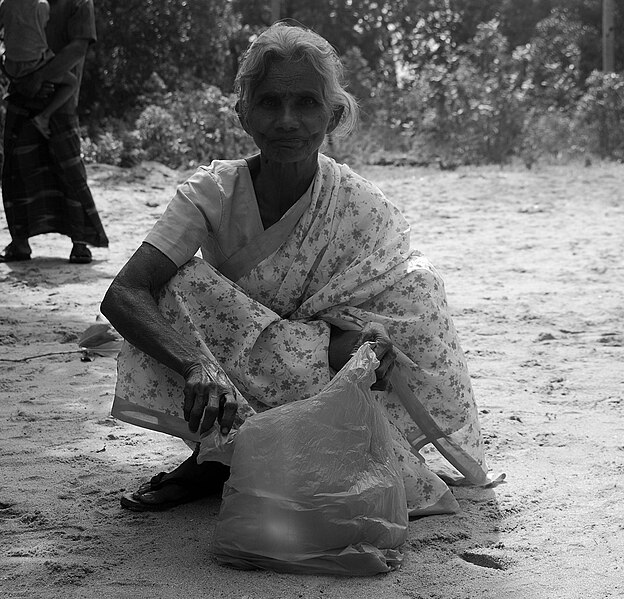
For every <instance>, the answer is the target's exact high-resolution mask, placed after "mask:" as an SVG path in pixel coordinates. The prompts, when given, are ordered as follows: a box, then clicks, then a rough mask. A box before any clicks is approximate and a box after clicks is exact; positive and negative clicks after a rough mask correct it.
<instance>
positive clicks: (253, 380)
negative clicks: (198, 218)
mask: <svg viewBox="0 0 624 599" xmlns="http://www.w3.org/2000/svg"><path fill="white" fill-rule="evenodd" d="M239 170H240V169H239ZM237 172H238V171H237ZM239 175H240V173H239ZM239 175H237V176H239ZM247 176H248V175H247ZM226 183H227V182H226ZM211 186H213V187H214V192H211V191H209V192H208V193H209V194H210V193H214V196H215V197H214V203H215V204H219V203H223V201H224V199H223V198H224V193H223V191H224V185H222V184H221V182H220V181H219V182H218V184H217V183H215V180H214V178H213V179H211V182H210V183H209V185H208V187H209V188H211V189H212V187H211ZM226 186H227V185H226ZM249 193H253V189H251V190H250V191H249ZM252 199H254V198H252ZM201 212H202V213H205V212H206V210H204V209H201ZM250 218H258V217H257V214H256V215H251V216H250ZM214 222H216V221H215V220H214V219H213V226H212V228H213V229H214V228H215V227H214ZM243 237H244V241H243V242H242V245H241V246H240V247H230V248H229V250H228V251H227V252H223V251H219V252H213V253H212V255H207V254H208V253H209V251H208V250H206V249H205V246H204V245H202V252H203V258H204V259H199V258H196V257H195V258H191V259H190V260H188V261H186V262H185V263H184V264H183V265H182V266H181V267H180V268H179V270H178V272H177V274H176V275H175V276H174V277H173V278H172V279H171V280H170V282H169V283H168V285H167V286H166V288H165V289H164V290H163V291H162V293H161V297H160V300H159V305H160V309H161V311H162V313H163V314H164V315H165V317H166V318H167V320H168V321H169V322H170V323H171V325H172V326H173V327H174V328H175V329H177V330H178V331H179V332H181V333H182V334H183V335H185V336H187V337H188V338H189V339H192V340H194V342H195V344H196V345H197V348H198V351H201V352H203V353H204V354H206V355H207V356H209V357H210V358H211V359H213V360H214V361H216V362H218V364H219V365H220V366H221V368H223V370H224V371H225V373H226V374H227V376H228V377H229V378H230V380H231V381H232V382H233V384H234V385H235V386H236V388H237V390H238V393H237V398H236V399H237V402H238V404H239V412H238V416H237V422H236V423H235V427H236V426H237V425H240V423H241V422H242V421H243V420H244V419H245V418H247V417H249V416H251V415H252V414H254V413H255V411H259V410H264V409H267V408H271V407H275V406H278V405H281V404H284V403H287V402H292V401H296V400H299V399H303V398H307V397H311V396H312V395H315V394H317V393H319V392H320V391H321V390H322V389H323V388H324V387H325V386H326V385H327V384H328V383H329V381H330V379H331V378H332V375H333V373H332V372H331V369H330V367H329V364H328V358H327V350H328V346H329V336H330V325H334V326H338V327H340V328H343V329H359V328H361V327H362V326H363V325H364V324H365V323H367V322H371V321H374V322H378V323H381V324H383V325H384V326H385V327H386V330H387V331H388V333H389V335H390V338H391V339H392V342H393V344H394V346H395V349H396V350H397V353H398V358H397V363H396V366H395V368H394V370H393V373H392V376H391V381H390V382H391V387H390V389H389V390H387V391H384V392H375V396H376V397H377V399H378V401H379V402H380V404H381V405H382V407H383V409H384V412H385V414H386V416H387V418H388V421H389V423H390V425H391V426H390V428H391V431H392V436H393V443H394V450H395V453H396V455H397V457H398V460H399V465H400V468H401V471H402V474H403V479H404V482H405V488H406V496H407V499H408V509H409V510H410V513H411V514H412V515H425V514H434V513H449V512H454V511H457V509H458V505H457V502H456V500H455V499H454V497H453V495H452V493H451V492H450V490H449V489H448V487H447V485H446V483H445V482H444V481H443V478H444V480H447V481H448V480H452V479H453V477H455V478H456V480H455V481H454V482H459V483H468V484H476V485H482V484H486V483H487V482H488V477H487V467H486V464H485V459H484V452H483V443H482V438H481V432H480V427H479V421H478V415H477V409H476V405H475V401H474V397H473V392H472V387H471V383H470V377H469V374H468V369H467V365H466V361H465V358H464V355H463V352H462V350H461V347H460V344H459V341H458V338H457V333H456V330H455V328H454V325H453V322H452V319H451V316H450V314H449V309H448V305H447V301H446V296H445V290H444V285H443V282H442V280H441V278H440V276H439V274H438V273H437V272H436V270H435V269H434V267H433V266H432V265H431V263H430V262H429V261H428V260H427V258H425V257H424V256H423V255H422V254H420V253H419V252H418V251H415V250H412V249H410V230H409V226H408V224H407V222H406V221H405V219H404V218H403V216H402V215H401V214H400V212H399V210H398V209H397V208H396V207H395V206H393V205H392V204H391V203H390V202H388V201H387V199H386V198H385V197H384V196H383V194H382V193H381V191H380V190H379V189H377V188H376V187H375V186H374V185H373V184H371V183H370V182H368V181H367V180H365V179H363V178H361V177H360V176H358V175H356V174H355V173H354V172H353V171H351V170H350V169H349V168H348V167H346V166H344V165H338V164H337V163H336V162H334V161H333V160H332V159H330V158H327V157H325V156H323V155H320V156H319V168H318V170H317V174H316V177H315V179H314V182H313V184H312V186H311V188H310V189H309V190H308V192H307V193H306V194H304V196H302V198H301V199H300V200H299V201H298V202H297V203H296V204H295V205H294V206H293V207H292V208H291V209H290V211H289V212H288V213H286V215H284V217H283V218H282V220H280V221H278V223H276V224H275V225H273V226H272V227H270V228H268V229H267V230H261V229H259V230H258V231H257V234H254V235H251V236H250V235H249V234H247V235H246V236H243ZM147 241H148V242H149V241H150V237H149V236H148V238H147ZM156 243H158V242H156ZM234 245H236V244H234ZM214 246H219V240H218V236H217V239H216V241H215V240H213V242H212V246H211V247H214ZM206 247H207V246H206ZM159 249H161V248H159ZM196 249H197V247H195V246H194V245H193V244H191V247H190V249H188V252H191V251H192V252H195V251H196ZM221 249H222V248H221ZM163 251H165V253H166V249H163ZM191 255H192V254H191ZM178 259H179V260H182V258H178ZM183 385H184V381H183V379H182V377H180V376H179V375H177V374H176V373H174V372H173V371H171V370H169V369H167V368H166V367H164V366H162V365H161V364H159V363H158V362H156V361H155V360H154V359H153V358H151V357H149V356H147V355H146V354H144V353H142V352H140V351H139V350H137V349H136V348H134V347H132V346H130V345H129V344H125V345H124V347H123V349H122V351H121V353H120V355H119V360H118V379H117V388H116V397H115V402H114V405H113V410H112V413H113V415H114V416H116V417H118V418H120V419H122V420H125V421H127V422H131V423H134V424H138V425H140V426H144V427H147V428H151V429H154V430H160V431H163V432H167V433H169V434H173V435H177V436H179V437H181V438H184V439H186V440H187V441H197V440H199V438H198V437H197V436H196V435H193V434H192V433H190V432H189V430H188V427H187V425H186V423H185V422H184V420H183V416H182V398H183V395H182V389H183ZM224 442H226V443H229V442H235V434H234V435H232V436H231V438H228V439H227V440H225V441H224ZM425 446H429V447H428V448H427V453H435V455H436V456H437V457H438V458H439V457H440V454H441V456H443V457H444V458H445V459H446V462H447V464H450V465H451V466H452V467H453V468H452V469H450V470H449V471H447V474H448V476H447V475H443V476H442V478H441V477H440V476H438V474H435V473H434V472H433V471H432V470H431V469H430V468H429V467H428V466H427V464H426V463H425V460H424V458H423V457H422V455H421V450H423V448H425ZM430 446H434V447H435V448H436V450H437V452H431V450H430ZM436 461H438V462H439V461H440V460H439V459H438V460H436ZM436 465H437V464H436Z"/></svg>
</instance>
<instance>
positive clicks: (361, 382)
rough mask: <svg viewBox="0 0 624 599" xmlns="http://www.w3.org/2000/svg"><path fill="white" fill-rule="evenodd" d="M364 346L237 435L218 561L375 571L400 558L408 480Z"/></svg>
mask: <svg viewBox="0 0 624 599" xmlns="http://www.w3.org/2000/svg"><path fill="white" fill-rule="evenodd" d="M377 365H378V361H377V358H376V357H375V353H374V351H373V350H372V348H371V346H370V344H365V345H364V346H362V347H361V348H360V349H359V350H358V351H357V352H356V354H355V355H354V356H353V358H351V360H350V361H349V362H348V363H347V364H346V365H345V367H344V368H343V369H342V370H341V371H340V372H339V373H338V374H337V375H336V376H335V377H334V378H333V380H332V381H331V382H330V384H329V385H328V386H327V387H326V388H325V389H324V390H323V391H322V392H321V393H320V394H318V395H316V396H315V397H312V398H309V399H305V400H302V401H298V402H294V403H290V404H288V405H284V406H281V407H278V408H274V409H271V410H268V411H266V412H263V413H262V414H257V415H255V416H253V417H251V418H249V419H247V421H246V422H245V423H244V424H243V425H242V426H241V428H240V429H239V431H238V434H237V436H236V442H235V447H234V455H233V457H232V464H231V469H232V470H231V472H232V474H231V476H230V479H229V480H228V482H227V483H226V487H225V489H224V494H223V503H222V507H221V512H220V514H219V522H218V524H217V529H216V533H215V539H214V544H213V550H214V553H215V555H216V557H217V560H218V561H219V563H222V564H228V565H231V566H234V567H238V568H246V569H249V568H264V569H271V570H277V571H281V572H299V573H325V574H344V575H370V574H377V573H380V572H388V571H390V570H391V569H393V568H396V567H398V566H399V565H400V562H401V560H402V556H401V554H400V552H399V551H398V549H399V547H400V545H402V544H403V543H404V542H405V540H406V537H407V523H408V516H407V505H406V500H405V488H404V486H403V480H402V477H401V474H400V472H399V469H398V464H397V461H396V457H395V455H394V452H393V450H392V446H391V443H392V442H391V439H390V431H389V430H388V426H389V425H388V422H387V420H386V419H385V417H384V415H383V413H382V411H381V408H380V406H379V405H378V404H377V402H376V401H375V399H374V398H373V396H372V393H371V392H370V386H371V385H372V384H373V382H374V381H375V372H374V371H375V368H376V367H377Z"/></svg>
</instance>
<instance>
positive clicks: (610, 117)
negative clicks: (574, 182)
mask: <svg viewBox="0 0 624 599" xmlns="http://www.w3.org/2000/svg"><path fill="white" fill-rule="evenodd" d="M575 116H576V129H577V131H578V134H579V136H583V137H584V138H585V140H586V144H587V151H588V152H592V153H595V154H598V155H599V156H601V157H602V158H618V159H620V160H621V159H624V75H622V74H620V73H602V72H599V71H594V72H593V73H592V74H591V75H590V76H589V77H588V78H587V89H586V91H585V93H584V94H583V96H582V97H581V99H580V100H579V102H578V105H577V108H576V115H575Z"/></svg>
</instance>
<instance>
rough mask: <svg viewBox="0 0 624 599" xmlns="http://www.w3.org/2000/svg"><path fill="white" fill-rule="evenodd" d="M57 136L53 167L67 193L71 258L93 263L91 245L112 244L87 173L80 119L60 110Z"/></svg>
mask: <svg viewBox="0 0 624 599" xmlns="http://www.w3.org/2000/svg"><path fill="white" fill-rule="evenodd" d="M52 129H53V135H52V137H51V138H50V141H49V142H48V144H47V148H48V150H49V155H50V158H51V161H50V168H51V169H52V170H53V172H54V174H55V175H56V177H57V178H58V182H59V187H60V189H61V190H62V192H63V194H64V207H65V210H64V221H65V222H64V225H65V230H66V231H67V234H69V236H70V238H71V240H72V250H71V254H70V258H69V261H70V262H72V263H75V264H87V263H89V262H91V252H90V251H89V248H87V245H86V244H87V243H88V244H89V245H94V246H97V247H106V246H108V239H107V238H106V234H105V233H104V229H103V227H102V224H101V222H100V218H99V215H98V213H97V209H96V207H95V203H94V201H93V196H92V195H91V190H90V189H89V185H88V183H87V173H86V169H85V166H84V162H83V160H82V157H81V152H80V134H79V126H78V118H77V117H76V115H73V114H63V113H62V112H56V113H55V114H53V115H52Z"/></svg>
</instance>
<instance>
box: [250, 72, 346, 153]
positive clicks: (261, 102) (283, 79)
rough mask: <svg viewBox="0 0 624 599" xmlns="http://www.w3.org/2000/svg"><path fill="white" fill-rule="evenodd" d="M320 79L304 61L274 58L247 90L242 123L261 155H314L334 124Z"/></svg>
mask: <svg viewBox="0 0 624 599" xmlns="http://www.w3.org/2000/svg"><path fill="white" fill-rule="evenodd" d="M334 120H335V119H334V116H333V114H332V111H331V110H330V109H329V108H328V107H327V106H326V105H325V103H324V101H323V82H322V80H321V78H320V77H319V75H318V73H317V72H316V71H315V70H314V69H313V68H312V67H311V66H310V65H309V64H307V63H306V62H298V63H290V62H285V61H280V62H274V63H273V64H271V65H270V66H269V69H268V72H267V75H266V77H265V78H264V79H263V80H262V81H261V83H260V84H259V85H258V86H257V87H256V89H255V90H254V91H253V93H252V94H251V97H250V100H249V106H248V108H247V113H246V114H245V115H243V118H242V121H241V122H242V123H243V126H244V127H245V130H246V131H247V133H249V134H250V135H251V136H252V137H253V139H254V141H255V142H256V145H257V146H258V148H259V149H260V151H261V152H262V154H263V156H264V157H265V158H268V159H269V160H275V161H277V162H284V163H285V162H300V161H303V160H306V159H308V158H311V157H313V156H315V155H316V152H317V151H318V149H319V147H320V146H321V144H322V143H323V140H324V139H325V134H326V133H328V132H329V131H332V130H333V129H334V127H335V123H334Z"/></svg>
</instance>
